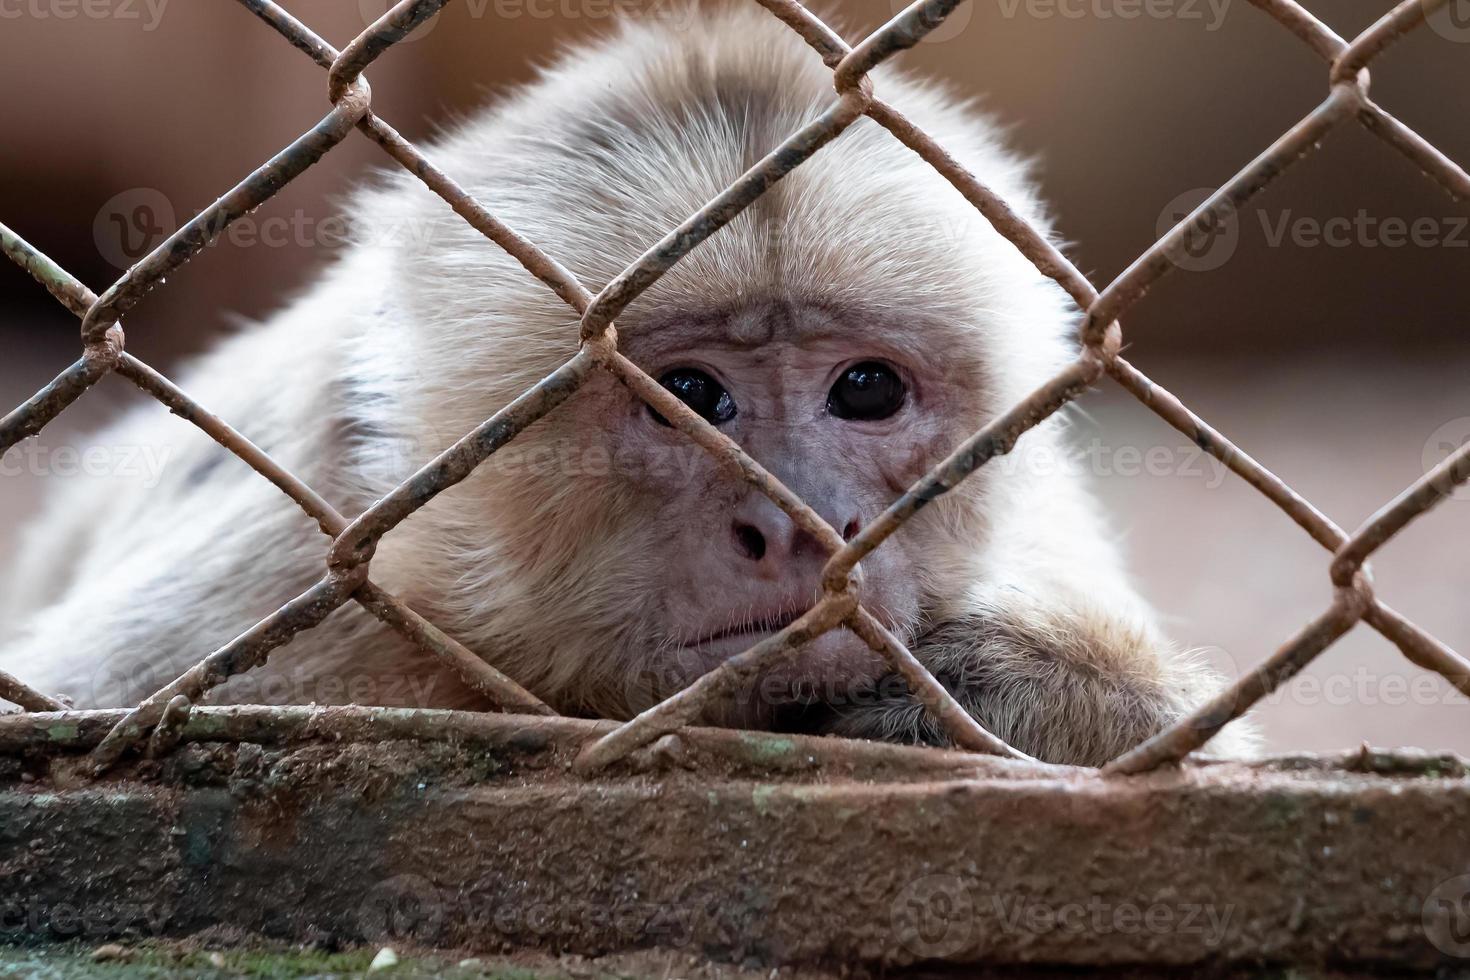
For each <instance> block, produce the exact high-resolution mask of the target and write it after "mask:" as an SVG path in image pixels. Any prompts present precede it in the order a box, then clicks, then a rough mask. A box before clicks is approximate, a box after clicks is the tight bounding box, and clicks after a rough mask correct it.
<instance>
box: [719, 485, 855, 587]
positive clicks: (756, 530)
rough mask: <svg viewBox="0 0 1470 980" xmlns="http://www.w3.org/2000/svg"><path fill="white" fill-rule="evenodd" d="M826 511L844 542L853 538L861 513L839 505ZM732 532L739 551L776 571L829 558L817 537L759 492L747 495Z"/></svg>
mask: <svg viewBox="0 0 1470 980" xmlns="http://www.w3.org/2000/svg"><path fill="white" fill-rule="evenodd" d="M826 510H828V508H825V507H821V508H819V509H818V514H819V515H820V516H821V517H822V518H823V519H824V520H826V521H828V522H829V523H831V524H832V526H833V527H835V528H837V529H838V530H839V531H840V532H841V534H842V539H843V540H844V541H851V540H852V538H853V536H854V535H856V534H857V532H858V530H859V528H860V527H861V522H860V521H859V520H858V518H857V516H856V515H855V514H842V511H840V510H838V509H837V508H832V510H833V511H834V513H823V511H826ZM839 514H841V515H842V516H841V517H840V518H839V516H838V515H839ZM730 534H731V538H732V541H733V542H734V547H735V552H736V554H738V555H740V556H741V557H742V558H744V559H746V560H748V561H751V562H754V563H755V564H756V566H757V567H758V569H759V570H765V571H768V572H769V573H772V574H779V573H780V572H783V571H786V570H788V569H789V566H791V565H793V564H794V563H796V562H799V561H802V562H815V563H820V562H822V561H824V560H825V559H826V557H827V554H826V550H825V549H824V548H823V547H822V544H821V542H820V541H818V540H817V538H816V537H815V536H813V535H812V534H809V533H808V532H807V531H805V530H803V529H802V528H801V527H799V526H798V525H797V524H796V522H795V521H793V520H792V519H791V518H790V517H789V516H787V514H786V512H785V511H783V510H782V509H781V508H780V507H778V506H776V504H775V502H774V501H772V500H769V499H768V498H766V497H765V496H764V495H762V494H758V493H753V494H751V495H750V496H749V497H747V498H746V500H745V501H744V502H743V503H742V504H741V505H740V507H739V508H738V509H737V510H736V513H735V517H734V520H732V521H731V523H730Z"/></svg>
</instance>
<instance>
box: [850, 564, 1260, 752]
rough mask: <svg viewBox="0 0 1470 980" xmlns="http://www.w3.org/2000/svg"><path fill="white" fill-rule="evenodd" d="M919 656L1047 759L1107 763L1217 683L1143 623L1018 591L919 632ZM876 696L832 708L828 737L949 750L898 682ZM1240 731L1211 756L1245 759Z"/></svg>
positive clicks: (967, 704) (993, 728) (1021, 744)
mask: <svg viewBox="0 0 1470 980" xmlns="http://www.w3.org/2000/svg"><path fill="white" fill-rule="evenodd" d="M913 651H914V656H915V657H917V658H918V660H919V661H920V662H921V663H923V664H924V666H926V667H928V668H929V670H930V671H931V672H932V673H933V674H934V675H935V677H936V678H938V680H939V681H940V683H942V684H943V685H944V686H945V687H946V688H947V689H948V690H949V692H950V693H951V694H953V695H954V697H955V699H956V700H958V701H959V703H960V704H961V705H963V706H964V708H965V709H966V710H967V711H969V712H970V714H971V715H972V716H974V718H975V720H976V721H978V722H979V723H980V724H981V725H982V726H984V727H985V728H986V729H987V730H988V731H990V732H992V733H994V734H995V735H997V736H999V737H1000V738H1002V739H1004V740H1005V741H1006V742H1007V743H1009V744H1010V745H1012V746H1014V747H1015V748H1017V749H1019V750H1021V751H1022V752H1025V753H1026V754H1028V755H1031V756H1034V757H1036V758H1038V759H1042V760H1044V761H1047V762H1057V763H1067V764H1073V765H1089V766H1098V765H1102V764H1103V763H1105V762H1108V761H1109V760H1111V759H1113V758H1116V757H1117V756H1119V755H1121V754H1122V753H1124V752H1126V751H1127V750H1129V749H1131V748H1133V747H1134V746H1136V745H1138V744H1140V743H1142V742H1143V741H1144V740H1146V739H1147V738H1149V737H1150V736H1152V735H1154V734H1155V733H1157V732H1158V731H1160V730H1161V729H1163V728H1165V727H1166V726H1168V725H1169V724H1171V723H1173V722H1174V721H1176V720H1178V719H1179V718H1181V717H1183V716H1184V715H1185V714H1187V713H1188V712H1189V711H1190V710H1191V709H1192V708H1194V707H1195V706H1196V705H1198V704H1199V703H1201V702H1202V701H1204V700H1205V699H1207V698H1208V697H1209V696H1211V695H1212V694H1213V693H1214V692H1215V691H1217V690H1218V689H1219V688H1220V687H1221V684H1220V682H1219V680H1218V678H1216V677H1215V676H1214V675H1213V674H1212V672H1211V671H1209V670H1208V668H1205V667H1203V666H1202V665H1200V664H1198V663H1196V662H1194V661H1193V660H1191V659H1187V658H1184V657H1179V656H1176V655H1173V654H1172V653H1170V652H1169V651H1168V650H1167V649H1166V647H1165V644H1164V643H1163V641H1161V640H1159V639H1158V638H1156V637H1154V636H1153V635H1152V631H1151V630H1149V629H1148V627H1147V626H1145V625H1143V623H1142V622H1135V621H1132V620H1131V619H1130V618H1129V617H1127V616H1126V615H1117V614H1110V613H1108V612H1107V611H1105V610H1102V609H1100V608H1098V607H1097V606H1096V605H1094V604H1092V603H1089V602H1087V601H1086V600H1078V599H1072V600H1064V601H1061V602H1058V601H1057V600H1056V599H1055V598H1051V597H1049V601H1046V602H1043V601H1041V600H1040V599H1039V598H1038V597H1037V596H1034V595H1031V594H1028V593H1026V592H1023V591H1021V590H1018V589H1014V588H997V589H994V590H988V591H987V592H986V593H985V595H984V597H983V598H982V599H980V600H979V601H977V602H976V603H975V604H974V605H973V606H972V607H971V609H970V610H969V611H967V613H966V614H965V615H964V616H963V617H959V618H954V619H951V620H949V621H946V622H940V623H936V624H935V625H934V626H933V627H932V628H931V629H929V630H928V631H926V632H925V633H923V634H921V635H920V636H919V637H918V639H917V640H916V641H915V643H914V646H913ZM876 690H877V691H878V692H881V693H878V694H875V695H874V696H873V698H872V699H871V700H867V701H864V700H863V699H861V698H859V699H854V703H852V704H849V705H838V706H834V707H835V719H834V720H833V721H832V722H831V723H830V724H829V725H828V726H827V727H826V728H825V731H827V732H828V733H831V734H837V735H845V736H849V737H856V738H870V739H877V740H882V741H889V742H905V743H912V744H928V745H947V744H948V739H947V738H946V737H945V735H944V733H943V732H942V731H941V730H940V729H939V727H938V725H937V724H936V723H935V722H934V720H933V719H932V718H931V717H930V716H929V715H928V713H927V712H926V711H925V710H924V708H923V706H922V705H920V704H919V702H918V701H917V700H916V699H915V698H914V697H913V696H912V694H910V693H908V692H907V690H906V687H905V686H904V684H903V682H902V681H901V680H900V679H898V678H897V677H888V678H884V679H883V681H882V682H880V683H879V684H878V685H877V688H876ZM859 702H861V703H859ZM1242 726H1244V727H1245V728H1246V729H1248V728H1249V723H1248V722H1236V723H1235V724H1234V725H1232V726H1231V727H1230V728H1227V729H1226V731H1225V732H1224V733H1222V735H1221V736H1220V737H1218V738H1216V739H1215V740H1213V741H1212V742H1211V743H1210V746H1209V749H1210V751H1212V752H1214V753H1219V754H1237V753H1243V752H1247V751H1248V750H1249V748H1250V743H1251V742H1252V740H1253V736H1252V734H1251V733H1250V732H1249V731H1246V730H1242Z"/></svg>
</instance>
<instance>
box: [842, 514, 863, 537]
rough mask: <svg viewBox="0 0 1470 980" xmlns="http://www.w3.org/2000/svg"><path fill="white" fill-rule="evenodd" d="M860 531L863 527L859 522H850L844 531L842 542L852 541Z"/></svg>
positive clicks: (854, 520)
mask: <svg viewBox="0 0 1470 980" xmlns="http://www.w3.org/2000/svg"><path fill="white" fill-rule="evenodd" d="M860 530H862V525H860V524H859V523H858V522H857V519H856V518H854V519H852V520H850V521H848V522H847V526H846V527H844V528H843V529H842V540H844V541H851V540H852V539H853V538H855V537H857V533H858V531H860Z"/></svg>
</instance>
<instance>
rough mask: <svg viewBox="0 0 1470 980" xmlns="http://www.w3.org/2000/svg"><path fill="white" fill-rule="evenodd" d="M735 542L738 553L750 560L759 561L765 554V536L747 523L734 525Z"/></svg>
mask: <svg viewBox="0 0 1470 980" xmlns="http://www.w3.org/2000/svg"><path fill="white" fill-rule="evenodd" d="M735 544H736V546H737V547H739V549H740V553H741V554H743V555H744V556H745V557H746V558H749V559H750V560H751V561H760V560H761V559H762V558H764V557H765V556H766V536H765V535H764V534H762V533H761V532H760V531H758V530H756V529H755V528H753V527H751V526H750V525H749V524H736V525H735Z"/></svg>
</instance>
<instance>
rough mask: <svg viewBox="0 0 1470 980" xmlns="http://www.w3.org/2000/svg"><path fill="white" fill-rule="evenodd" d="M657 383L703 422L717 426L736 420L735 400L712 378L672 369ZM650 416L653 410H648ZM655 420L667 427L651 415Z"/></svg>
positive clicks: (690, 371)
mask: <svg viewBox="0 0 1470 980" xmlns="http://www.w3.org/2000/svg"><path fill="white" fill-rule="evenodd" d="M658 383H659V384H661V385H663V386H664V387H665V388H667V389H669V390H670V391H672V392H673V393H674V394H675V396H677V397H678V399H679V401H681V402H683V403H684V404H685V405H688V406H689V407H690V408H692V409H694V411H695V412H697V413H698V414H699V415H700V416H701V417H702V418H703V419H704V420H705V421H706V422H708V423H710V424H711V425H719V424H720V423H721V422H728V421H730V420H731V419H733V418H734V417H735V399H733V398H731V397H730V393H729V392H728V391H726V390H725V389H724V386H723V385H721V384H720V383H719V382H718V381H716V380H715V379H714V378H711V377H710V376H709V375H707V374H705V373H704V372H703V371H700V370H697V369H696V368H675V369H674V370H672V371H669V372H668V373H667V374H665V375H664V376H663V377H662V378H659V379H658ZM649 411H650V412H653V409H651V408H650V409H649ZM653 417H654V420H655V421H657V422H658V423H659V424H660V425H668V424H669V420H668V419H666V418H664V417H663V416H662V415H660V414H658V413H657V412H653Z"/></svg>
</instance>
